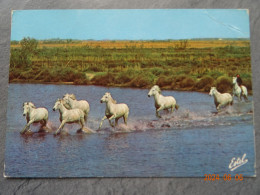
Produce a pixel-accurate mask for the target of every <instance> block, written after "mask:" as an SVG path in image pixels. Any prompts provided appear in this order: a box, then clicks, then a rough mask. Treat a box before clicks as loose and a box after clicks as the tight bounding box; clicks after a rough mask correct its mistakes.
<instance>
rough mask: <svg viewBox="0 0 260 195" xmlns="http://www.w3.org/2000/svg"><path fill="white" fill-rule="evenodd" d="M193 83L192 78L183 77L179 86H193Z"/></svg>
mask: <svg viewBox="0 0 260 195" xmlns="http://www.w3.org/2000/svg"><path fill="white" fill-rule="evenodd" d="M194 84H195V81H194V79H193V78H191V77H186V78H185V79H183V80H182V81H181V83H180V86H181V87H183V88H186V87H193V86H194Z"/></svg>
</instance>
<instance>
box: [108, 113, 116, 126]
mask: <svg viewBox="0 0 260 195" xmlns="http://www.w3.org/2000/svg"><path fill="white" fill-rule="evenodd" d="M112 119H115V115H114V114H113V115H112V116H111V117H110V118H109V119H108V121H109V124H110V125H111V127H114V125H113V124H112V122H111V120H112Z"/></svg>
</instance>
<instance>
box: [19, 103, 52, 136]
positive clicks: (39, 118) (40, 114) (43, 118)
mask: <svg viewBox="0 0 260 195" xmlns="http://www.w3.org/2000/svg"><path fill="white" fill-rule="evenodd" d="M23 115H24V116H26V121H27V124H26V125H25V127H24V128H23V130H22V131H21V134H23V133H25V132H27V131H28V132H30V125H31V124H32V123H41V128H40V129H42V128H43V127H46V124H47V121H48V111H47V109H46V108H36V107H35V105H34V104H33V103H32V102H25V103H23Z"/></svg>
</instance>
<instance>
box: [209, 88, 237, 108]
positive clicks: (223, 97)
mask: <svg viewBox="0 0 260 195" xmlns="http://www.w3.org/2000/svg"><path fill="white" fill-rule="evenodd" d="M209 95H210V96H213V97H214V103H215V106H216V109H217V110H219V109H220V107H221V106H226V105H232V104H233V98H232V96H231V95H230V94H229V93H223V94H222V93H220V92H218V90H217V89H216V87H211V88H210V92H209Z"/></svg>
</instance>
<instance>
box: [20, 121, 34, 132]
mask: <svg viewBox="0 0 260 195" xmlns="http://www.w3.org/2000/svg"><path fill="white" fill-rule="evenodd" d="M33 122H34V120H30V121H29V122H28V123H27V124H26V125H25V127H24V128H23V130H22V131H21V132H20V133H21V134H23V133H25V132H26V131H27V129H28V128H30V125H31V124H32V123H33Z"/></svg>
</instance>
